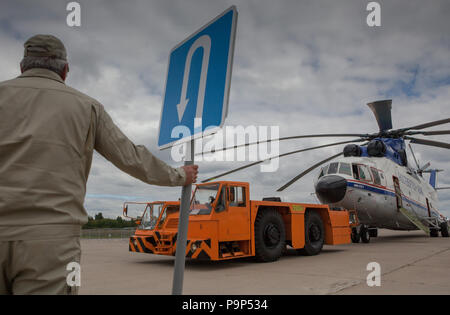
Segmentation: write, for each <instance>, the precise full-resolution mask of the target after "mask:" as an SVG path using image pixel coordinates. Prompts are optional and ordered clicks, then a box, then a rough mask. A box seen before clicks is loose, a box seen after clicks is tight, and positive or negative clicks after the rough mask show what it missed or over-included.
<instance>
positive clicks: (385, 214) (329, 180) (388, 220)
mask: <svg viewBox="0 0 450 315" xmlns="http://www.w3.org/2000/svg"><path fill="white" fill-rule="evenodd" d="M315 189H316V195H317V197H318V199H319V200H320V202H321V203H325V204H329V205H331V206H333V207H343V208H346V209H355V210H356V211H357V213H358V218H359V221H360V222H361V223H362V224H364V225H367V226H370V227H378V228H387V229H393V230H417V227H416V226H415V225H414V224H413V223H412V222H411V221H409V219H408V218H407V217H405V216H404V215H403V214H402V213H401V212H400V211H399V207H400V206H401V207H403V208H405V209H407V210H409V211H411V212H414V213H415V214H416V216H417V217H419V218H425V217H436V218H439V220H440V221H443V220H444V219H445V218H444V217H443V216H442V215H441V214H440V213H439V212H438V210H437V207H438V198H437V194H436V190H435V189H434V188H433V187H432V186H431V185H430V184H429V183H428V182H427V181H426V180H425V179H424V178H423V177H422V176H420V175H419V174H417V173H416V171H414V170H412V169H410V168H408V167H405V166H401V165H399V164H397V163H395V162H394V161H392V160H391V159H389V158H386V157H353V156H351V157H343V158H341V159H339V160H337V161H336V162H332V163H330V164H328V165H325V166H324V167H323V168H322V169H321V171H320V173H319V177H318V178H317V180H316V181H315Z"/></svg>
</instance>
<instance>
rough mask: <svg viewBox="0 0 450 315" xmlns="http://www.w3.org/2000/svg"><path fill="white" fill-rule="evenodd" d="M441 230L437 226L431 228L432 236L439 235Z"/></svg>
mask: <svg viewBox="0 0 450 315" xmlns="http://www.w3.org/2000/svg"><path fill="white" fill-rule="evenodd" d="M438 236H439V231H438V229H436V228H430V237H438Z"/></svg>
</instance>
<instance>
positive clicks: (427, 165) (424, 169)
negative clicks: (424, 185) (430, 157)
mask: <svg viewBox="0 0 450 315" xmlns="http://www.w3.org/2000/svg"><path fill="white" fill-rule="evenodd" d="M430 166H431V163H430V162H427V163H426V164H425V165H424V166H422V167H419V172H422V173H423V172H425V171H426V170H427V168H429V167H430Z"/></svg>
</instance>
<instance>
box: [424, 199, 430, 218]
mask: <svg viewBox="0 0 450 315" xmlns="http://www.w3.org/2000/svg"><path fill="white" fill-rule="evenodd" d="M425 199H426V201H427V210H428V216H429V217H431V210H430V201H429V200H428V198H425Z"/></svg>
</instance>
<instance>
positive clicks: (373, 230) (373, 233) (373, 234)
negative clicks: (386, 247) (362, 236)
mask: <svg viewBox="0 0 450 315" xmlns="http://www.w3.org/2000/svg"><path fill="white" fill-rule="evenodd" d="M369 236H370V237H378V229H377V228H370V229H369Z"/></svg>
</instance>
